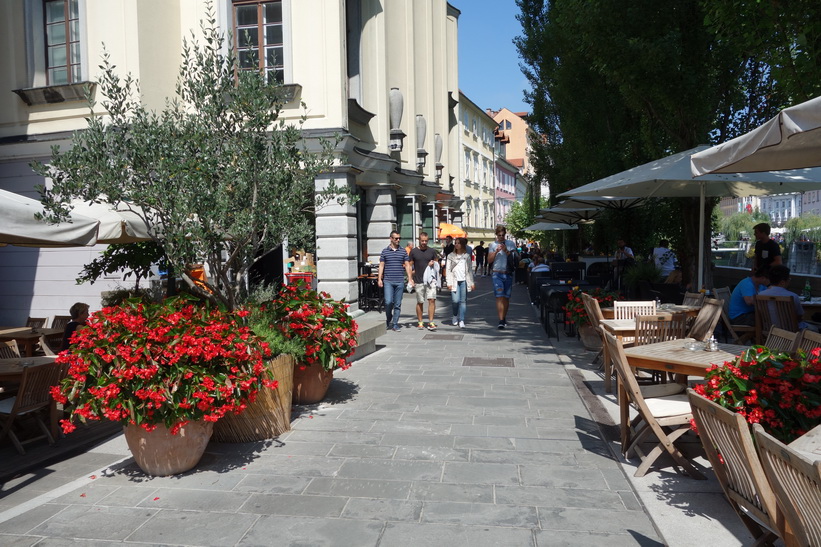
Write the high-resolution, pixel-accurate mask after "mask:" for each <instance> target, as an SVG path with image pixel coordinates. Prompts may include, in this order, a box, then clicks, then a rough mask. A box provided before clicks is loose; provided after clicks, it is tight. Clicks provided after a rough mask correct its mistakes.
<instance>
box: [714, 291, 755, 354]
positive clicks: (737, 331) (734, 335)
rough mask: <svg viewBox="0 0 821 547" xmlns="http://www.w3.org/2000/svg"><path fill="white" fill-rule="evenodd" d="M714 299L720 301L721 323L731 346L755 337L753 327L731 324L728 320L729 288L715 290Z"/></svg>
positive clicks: (730, 296) (730, 295)
mask: <svg viewBox="0 0 821 547" xmlns="http://www.w3.org/2000/svg"><path fill="white" fill-rule="evenodd" d="M716 298H718V299H719V300H721V321H722V323H723V324H724V328H725V329H726V330H727V335H728V336H727V338H729V339H730V341H732V343H733V344H742V343H744V342H747V341H748V340H752V339H753V338H754V337H755V326H753V325H739V324H733V322H732V320H731V319H730V299H731V298H732V293H731V292H730V287H721V288H718V289H716Z"/></svg>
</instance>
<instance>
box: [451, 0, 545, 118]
mask: <svg viewBox="0 0 821 547" xmlns="http://www.w3.org/2000/svg"><path fill="white" fill-rule="evenodd" d="M450 3H451V5H453V6H455V7H456V8H457V9H458V10H459V11H461V12H462V14H461V15H460V16H459V88H460V90H461V91H462V93H464V94H465V95H467V97H468V98H469V99H470V100H471V101H473V102H474V103H476V104H477V105H478V106H480V107H481V108H492V109H494V110H498V109H499V108H502V107H506V108H508V109H509V110H511V111H513V112H522V111H524V112H526V111H528V110H529V105H528V104H527V103H525V102H524V94H523V90H524V89H530V86H529V84H528V82H527V79H526V78H525V76H524V74H522V71H521V70H520V69H519V54H518V52H517V51H516V46H514V45H513V38H514V37H516V36H519V35H521V25H519V22H518V21H517V20H516V15H517V14H518V13H519V8H518V7H517V6H516V2H515V1H514V0H450Z"/></svg>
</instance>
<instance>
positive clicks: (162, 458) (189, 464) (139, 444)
mask: <svg viewBox="0 0 821 547" xmlns="http://www.w3.org/2000/svg"><path fill="white" fill-rule="evenodd" d="M213 428H214V423H213V422H206V421H200V422H189V423H188V424H186V425H185V426H184V427H182V428H181V429H180V431H179V433H177V434H176V435H172V434H171V432H170V431H169V430H168V428H167V427H165V426H164V425H158V426H157V428H156V429H155V430H154V431H150V432H149V431H146V430H145V429H143V428H142V427H140V426H138V425H132V424H129V425H126V426H125V427H123V433H124V434H125V440H126V442H127V443H128V449H129V450H131V455H132V456H134V461H135V462H137V465H138V466H140V469H142V470H143V471H144V472H145V473H146V474H148V475H155V476H158V477H162V476H166V475H176V474H177V473H183V472H185V471H188V470H189V469H192V468H193V467H194V466H195V465H197V463H199V461H200V458H201V457H202V454H203V453H204V452H205V447H206V446H207V445H208V440H209V439H210V438H211V432H212V430H213Z"/></svg>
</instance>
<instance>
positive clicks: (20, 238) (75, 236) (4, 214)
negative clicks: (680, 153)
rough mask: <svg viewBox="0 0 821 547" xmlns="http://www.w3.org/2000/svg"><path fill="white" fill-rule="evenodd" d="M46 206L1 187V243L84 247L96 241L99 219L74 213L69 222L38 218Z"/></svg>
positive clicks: (29, 245)
mask: <svg viewBox="0 0 821 547" xmlns="http://www.w3.org/2000/svg"><path fill="white" fill-rule="evenodd" d="M43 212H44V211H43V205H42V204H41V203H40V202H39V201H37V200H35V199H31V198H27V197H25V196H21V195H20V194H15V193H14V192H7V191H5V190H0V245H18V246H25V247H82V246H88V245H94V243H95V242H96V241H97V225H98V222H97V220H96V219H93V218H89V217H87V216H83V215H80V214H76V213H73V214H71V215H70V216H69V221H68V222H60V223H58V224H52V223H49V222H47V221H45V220H37V219H36V218H35V217H34V215H35V214H36V213H43Z"/></svg>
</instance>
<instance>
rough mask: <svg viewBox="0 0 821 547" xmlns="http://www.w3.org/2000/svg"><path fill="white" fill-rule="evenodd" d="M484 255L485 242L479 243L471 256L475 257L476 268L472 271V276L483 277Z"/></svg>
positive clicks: (485, 252) (485, 250) (485, 251)
mask: <svg viewBox="0 0 821 547" xmlns="http://www.w3.org/2000/svg"><path fill="white" fill-rule="evenodd" d="M486 255H487V249H486V248H485V242H484V241H480V242H479V244H478V245H477V246H476V247H475V248H474V249H473V256H474V257H476V267H475V268H474V270H473V273H474V274H476V275H480V276H482V277H484V273H485V256H486Z"/></svg>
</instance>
